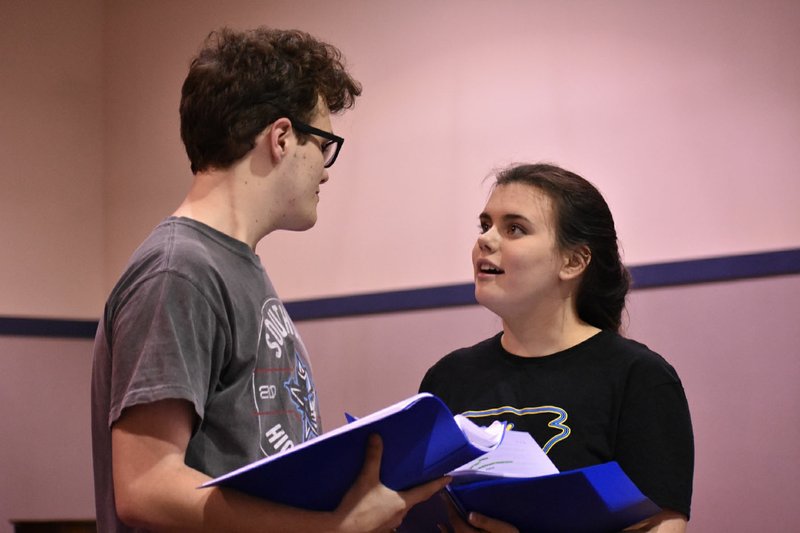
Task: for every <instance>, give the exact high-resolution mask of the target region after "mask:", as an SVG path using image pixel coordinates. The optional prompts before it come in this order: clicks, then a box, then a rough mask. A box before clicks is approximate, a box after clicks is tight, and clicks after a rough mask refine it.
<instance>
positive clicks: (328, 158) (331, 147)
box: [321, 141, 336, 167]
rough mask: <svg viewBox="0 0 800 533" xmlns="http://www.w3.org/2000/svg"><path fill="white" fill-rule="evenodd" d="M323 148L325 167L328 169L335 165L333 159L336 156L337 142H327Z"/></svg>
mask: <svg viewBox="0 0 800 533" xmlns="http://www.w3.org/2000/svg"><path fill="white" fill-rule="evenodd" d="M321 148H322V159H323V161H324V165H325V166H326V167H327V166H330V164H331V163H333V157H334V156H335V155H336V141H325V142H324V143H323V144H322V146H321Z"/></svg>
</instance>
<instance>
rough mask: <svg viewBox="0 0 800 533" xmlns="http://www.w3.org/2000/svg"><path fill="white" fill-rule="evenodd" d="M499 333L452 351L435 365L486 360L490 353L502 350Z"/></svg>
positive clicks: (456, 364) (445, 365)
mask: <svg viewBox="0 0 800 533" xmlns="http://www.w3.org/2000/svg"><path fill="white" fill-rule="evenodd" d="M501 335H502V333H498V334H497V335H494V336H492V337H489V338H488V339H484V340H482V341H480V342H478V343H476V344H473V345H472V346H465V347H463V348H459V349H457V350H454V351H452V352H450V353H449V354H447V355H445V356H444V357H442V358H441V359H440V360H439V361H438V362H437V363H436V364H435V365H434V367H437V366H440V367H441V366H443V367H449V366H462V365H464V364H476V363H480V362H482V361H483V360H484V358H485V357H486V356H487V355H489V354H495V353H498V352H499V351H500V350H501V345H500V336H501Z"/></svg>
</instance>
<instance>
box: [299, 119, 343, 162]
mask: <svg viewBox="0 0 800 533" xmlns="http://www.w3.org/2000/svg"><path fill="white" fill-rule="evenodd" d="M289 120H291V121H292V126H293V127H294V128H295V129H296V130H297V131H299V132H301V133H306V134H308V135H316V136H317V137H322V138H323V139H325V140H324V141H323V142H322V143H320V145H319V149H320V150H322V160H323V166H324V167H325V168H330V167H331V166H333V164H334V163H335V162H336V158H337V157H338V155H339V150H341V149H342V145H343V144H344V138H343V137H339V136H338V135H334V134H333V133H331V132H329V131H325V130H321V129H319V128H315V127H314V126H309V125H308V124H306V123H305V122H300V121H299V120H295V119H293V118H290V119H289Z"/></svg>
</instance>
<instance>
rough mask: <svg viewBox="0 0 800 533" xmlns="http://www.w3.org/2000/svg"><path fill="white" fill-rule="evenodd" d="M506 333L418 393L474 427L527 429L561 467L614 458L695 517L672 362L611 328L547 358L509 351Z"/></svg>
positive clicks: (436, 372) (434, 373)
mask: <svg viewBox="0 0 800 533" xmlns="http://www.w3.org/2000/svg"><path fill="white" fill-rule="evenodd" d="M501 336H502V334H498V335H496V336H494V337H492V338H490V339H487V340H485V341H482V342H480V343H478V344H476V345H475V346H472V347H469V348H462V349H460V350H456V351H454V352H452V353H450V354H449V355H447V356H445V357H444V358H442V359H441V360H440V361H439V362H438V363H436V364H435V365H434V366H433V367H432V368H431V369H430V370H428V372H427V374H426V375H425V378H424V379H423V381H422V384H421V385H420V391H421V392H430V393H433V394H435V395H437V396H438V397H440V398H441V399H442V400H443V401H444V402H445V404H447V406H448V407H449V408H450V409H451V410H452V411H453V413H461V414H464V415H466V416H467V417H469V418H470V419H472V420H473V421H474V422H476V423H478V424H481V425H488V424H490V423H491V422H492V421H494V420H505V421H507V422H509V423H510V424H511V425H513V429H515V430H518V431H527V432H529V433H530V434H531V435H532V436H533V437H534V439H536V441H537V442H538V443H539V445H540V446H541V447H542V448H543V449H544V451H545V452H546V453H547V455H548V457H549V458H550V459H551V460H552V461H553V463H554V464H555V465H556V467H558V469H559V470H561V471H565V470H571V469H574V468H581V467H585V466H590V465H595V464H600V463H604V462H608V461H617V462H618V463H619V464H620V466H621V467H622V469H623V470H624V471H625V473H626V474H628V476H629V477H630V478H631V479H632V480H633V482H634V483H636V485H637V486H638V487H639V489H640V490H641V491H642V492H643V493H644V494H645V495H647V496H648V497H649V498H650V499H652V500H653V501H654V502H655V503H657V504H658V505H659V506H661V507H662V508H667V509H672V510H675V511H678V512H680V513H683V514H685V515H686V516H687V517H688V516H689V511H690V504H691V496H692V475H693V470H694V444H693V442H694V440H693V435H692V424H691V419H690V417H689V407H688V404H687V402H686V396H685V394H684V391H683V386H682V385H681V382H680V379H679V378H678V375H677V373H676V372H675V369H673V368H672V366H670V365H669V363H667V362H666V361H665V360H664V359H663V358H662V357H661V356H660V355H658V354H656V353H655V352H653V351H651V350H649V349H648V348H647V347H646V346H644V345H643V344H640V343H638V342H635V341H633V340H630V339H626V338H624V337H621V336H619V335H617V334H616V333H613V332H609V331H601V332H600V333H598V334H597V335H595V336H593V337H591V338H590V339H588V340H586V341H584V342H582V343H580V344H578V345H576V346H573V347H572V348H569V349H567V350H564V351H562V352H558V353H555V354H552V355H548V356H546V357H520V356H517V355H514V354H511V353H509V352H508V351H506V350H505V349H504V348H503V347H502V345H501V342H500V339H501Z"/></svg>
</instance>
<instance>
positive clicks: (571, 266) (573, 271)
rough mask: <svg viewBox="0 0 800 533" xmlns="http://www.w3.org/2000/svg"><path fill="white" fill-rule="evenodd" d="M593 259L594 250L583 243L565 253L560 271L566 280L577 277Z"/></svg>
mask: <svg viewBox="0 0 800 533" xmlns="http://www.w3.org/2000/svg"><path fill="white" fill-rule="evenodd" d="M591 261H592V250H591V249H590V248H589V247H588V246H586V245H585V244H582V245H581V246H577V247H575V248H573V249H571V250H569V251H567V252H565V253H564V263H563V265H562V266H561V272H560V273H559V274H560V276H561V279H562V280H564V281H567V280H570V279H576V278H578V277H579V276H580V275H581V274H583V273H584V272H585V271H586V268H587V267H588V266H589V263H591Z"/></svg>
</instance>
